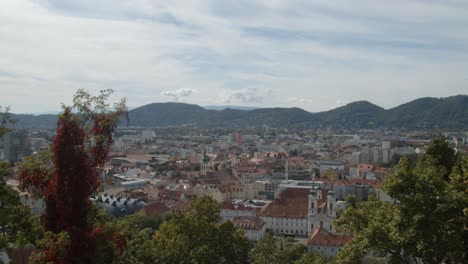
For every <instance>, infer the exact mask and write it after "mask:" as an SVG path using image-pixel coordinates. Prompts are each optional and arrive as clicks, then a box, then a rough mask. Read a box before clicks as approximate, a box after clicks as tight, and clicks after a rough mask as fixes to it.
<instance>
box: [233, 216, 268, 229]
mask: <svg viewBox="0 0 468 264" xmlns="http://www.w3.org/2000/svg"><path fill="white" fill-rule="evenodd" d="M232 223H233V224H234V225H235V226H237V227H240V228H242V229H246V230H260V229H262V227H263V226H264V225H265V222H264V221H263V220H262V219H260V218H259V217H257V216H236V217H234V219H233V220H232Z"/></svg>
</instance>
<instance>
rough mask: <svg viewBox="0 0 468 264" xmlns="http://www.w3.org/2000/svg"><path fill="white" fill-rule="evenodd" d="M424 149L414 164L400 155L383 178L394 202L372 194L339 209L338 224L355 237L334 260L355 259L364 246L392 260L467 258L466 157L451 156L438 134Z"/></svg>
mask: <svg viewBox="0 0 468 264" xmlns="http://www.w3.org/2000/svg"><path fill="white" fill-rule="evenodd" d="M429 150H430V151H428V152H426V154H425V155H424V156H423V157H421V159H420V160H419V161H418V163H417V165H416V166H411V164H410V162H409V161H408V160H407V159H406V158H402V159H401V160H400V163H399V164H398V166H397V167H396V170H395V172H394V173H393V174H390V175H388V176H387V178H386V179H385V182H384V185H383V189H384V191H386V192H387V193H388V194H389V195H390V196H391V197H393V198H394V199H395V201H396V203H388V202H382V201H379V200H377V199H375V198H374V199H370V201H369V202H367V203H358V204H357V208H354V207H348V208H347V209H346V210H345V211H344V212H343V213H342V215H341V217H340V219H338V220H337V221H336V224H337V226H338V229H339V230H342V231H347V232H350V233H353V234H354V235H355V237H354V239H353V240H352V241H351V242H350V243H348V244H347V245H346V246H345V248H344V249H343V250H342V251H341V252H340V253H339V255H338V260H339V262H341V263H354V262H356V261H359V260H360V258H361V257H362V256H363V255H365V254H367V253H369V252H374V253H376V254H377V255H380V256H387V255H388V256H390V261H391V262H393V263H421V262H423V263H442V262H452V263H463V262H466V253H465V252H466V249H467V244H466V243H467V242H466V240H465V239H464V238H466V237H467V235H468V233H467V229H466V227H467V216H466V213H465V212H466V211H467V209H466V208H468V197H467V193H468V185H467V183H468V166H467V164H468V161H467V160H468V158H467V157H464V158H463V159H462V162H461V163H460V164H456V163H455V162H452V161H453V160H452V158H451V157H453V152H452V151H450V150H449V147H448V144H447V143H446V142H445V143H444V142H441V141H440V140H439V139H436V140H434V141H433V142H432V143H431V145H430V147H429ZM446 155H448V156H450V157H446ZM451 165H455V166H453V167H452V168H450V167H449V166H451ZM447 171H450V174H449V176H447Z"/></svg>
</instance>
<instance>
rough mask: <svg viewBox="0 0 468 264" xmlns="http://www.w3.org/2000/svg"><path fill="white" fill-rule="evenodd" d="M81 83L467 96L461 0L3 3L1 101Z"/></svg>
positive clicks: (191, 91) (290, 98) (187, 96)
mask: <svg viewBox="0 0 468 264" xmlns="http://www.w3.org/2000/svg"><path fill="white" fill-rule="evenodd" d="M80 88H82V89H86V90H88V91H90V92H91V93H97V92H98V91H100V90H103V89H114V90H115V93H114V96H113V97H112V100H115V101H117V100H118V99H119V98H122V97H126V98H127V100H128V105H129V106H130V107H137V106H141V105H144V104H148V103H154V102H168V101H176V102H184V103H193V104H199V105H226V104H229V105H243V106H256V107H301V108H303V109H306V110H308V111H312V112H318V111H324V110H330V109H333V108H336V107H338V106H341V105H344V104H347V103H349V102H353V101H359V100H367V101H370V102H372V103H374V104H377V105H379V106H382V107H384V108H392V107H395V106H397V105H400V104H402V103H406V102H408V101H411V100H414V99H416V98H420V97H427V96H430V97H446V96H453V95H457V94H468V1H465V0H459V1H457V0H420V1H414V0H395V1H383V0H382V1H375V0H367V1H364V0H363V1H360V0H353V1H351V0H349V1H340V0H334V1H329V0H317V1H313V0H305V1H300V0H285V1H277V0H246V1H244V0H235V1H223V0H204V1H197V0H194V1H171V0H161V1H159V0H119V1H115V0H14V1H12V0H0V106H10V107H11V111H12V112H14V113H37V112H45V111H54V110H58V109H60V105H61V103H65V104H69V103H70V102H71V98H72V96H73V94H74V93H75V92H76V91H77V89H80Z"/></svg>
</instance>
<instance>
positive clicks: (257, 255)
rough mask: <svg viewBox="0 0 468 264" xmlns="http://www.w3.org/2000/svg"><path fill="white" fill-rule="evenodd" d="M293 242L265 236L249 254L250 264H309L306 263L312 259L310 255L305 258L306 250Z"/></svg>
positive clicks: (269, 235) (268, 235)
mask: <svg viewBox="0 0 468 264" xmlns="http://www.w3.org/2000/svg"><path fill="white" fill-rule="evenodd" d="M293 242H294V241H289V240H288V239H285V238H275V237H273V236H272V235H271V234H266V235H265V237H264V238H263V239H262V240H260V241H259V242H258V243H257V244H256V245H255V247H254V249H253V250H252V252H251V254H250V260H251V263H253V264H276V263H278V264H280V263H281V264H282V263H285V264H287V263H291V264H292V263H309V262H308V261H309V260H311V259H312V255H310V256H306V255H308V253H307V248H306V247H305V246H304V245H302V244H297V243H293ZM312 263H315V262H312ZM317 263H320V262H317Z"/></svg>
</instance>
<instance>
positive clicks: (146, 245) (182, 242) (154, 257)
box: [124, 197, 250, 263]
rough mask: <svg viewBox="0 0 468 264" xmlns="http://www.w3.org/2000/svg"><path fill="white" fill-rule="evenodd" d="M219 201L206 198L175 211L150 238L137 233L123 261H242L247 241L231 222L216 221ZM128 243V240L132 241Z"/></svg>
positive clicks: (145, 233) (144, 232) (244, 258)
mask: <svg viewBox="0 0 468 264" xmlns="http://www.w3.org/2000/svg"><path fill="white" fill-rule="evenodd" d="M219 209H220V204H219V203H217V202H216V201H214V200H213V199H211V198H209V197H200V198H196V199H194V200H193V201H192V203H191V206H190V208H189V209H188V210H187V211H184V212H175V213H174V216H173V217H172V218H171V220H169V221H167V222H164V223H163V224H162V225H161V226H160V229H159V230H158V231H156V232H155V234H154V236H153V238H152V239H151V240H145V238H146V236H147V232H146V231H145V230H142V231H141V232H140V233H138V234H137V235H136V236H135V238H134V240H133V242H135V245H137V247H135V246H134V245H130V246H129V250H128V252H126V253H125V254H124V258H125V260H126V261H127V262H126V263H245V262H246V261H247V258H248V250H249V248H250V243H249V242H248V241H247V239H246V238H245V236H244V234H243V231H242V230H239V229H237V228H235V227H234V226H233V225H232V223H230V222H227V223H223V224H218V223H217V221H218V219H219ZM133 242H130V243H133Z"/></svg>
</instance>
